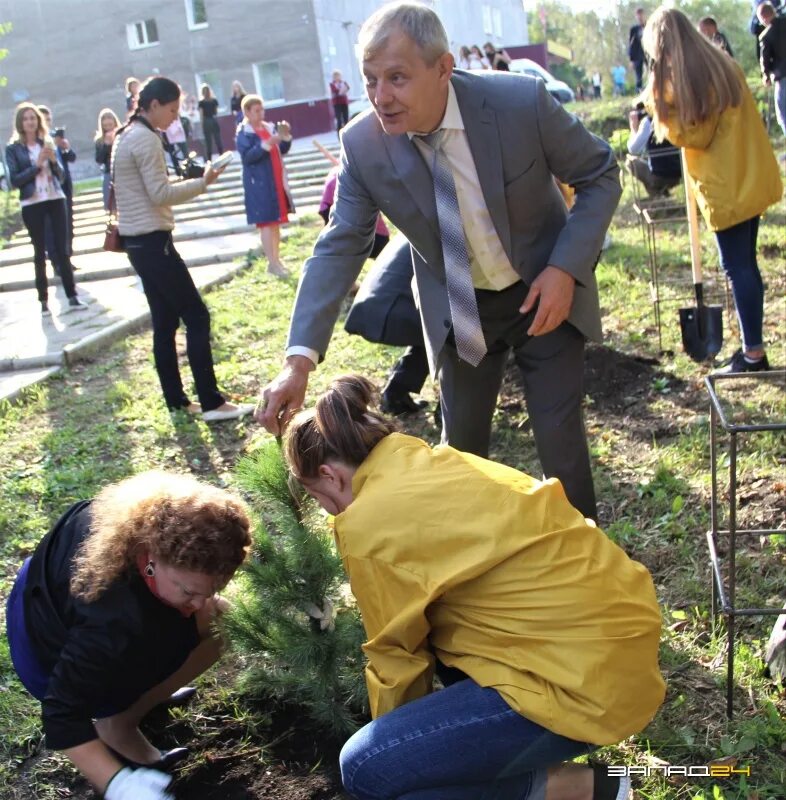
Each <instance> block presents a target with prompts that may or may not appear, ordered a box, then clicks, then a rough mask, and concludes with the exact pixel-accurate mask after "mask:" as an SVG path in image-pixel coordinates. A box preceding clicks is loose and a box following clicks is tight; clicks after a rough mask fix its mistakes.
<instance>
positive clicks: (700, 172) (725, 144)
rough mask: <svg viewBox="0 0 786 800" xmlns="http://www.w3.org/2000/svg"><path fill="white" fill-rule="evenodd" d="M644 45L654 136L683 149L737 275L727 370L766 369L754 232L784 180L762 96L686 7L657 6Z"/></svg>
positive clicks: (729, 269) (728, 267) (723, 257)
mask: <svg viewBox="0 0 786 800" xmlns="http://www.w3.org/2000/svg"><path fill="white" fill-rule="evenodd" d="M643 44H644V49H645V50H646V52H647V55H648V56H649V57H650V58H651V59H652V65H653V66H652V70H651V72H650V77H649V81H648V82H647V88H646V90H645V92H644V95H643V97H642V100H643V102H644V104H645V106H646V108H647V112H648V113H649V114H650V116H651V117H652V120H653V127H654V129H655V136H656V137H657V139H658V140H660V141H662V140H663V139H669V141H671V142H672V143H673V144H675V145H676V146H677V147H682V148H684V151H685V154H684V155H685V168H686V171H687V173H688V174H687V176H686V177H687V178H688V179H689V180H690V183H691V184H692V187H693V192H694V194H695V196H696V202H697V204H698V207H699V210H700V211H701V213H702V216H703V217H704V221H705V222H706V223H707V227H708V228H709V229H710V230H711V231H713V232H714V234H715V239H716V242H717V246H718V253H719V255H720V263H721V267H722V268H723V271H724V272H725V273H726V275H727V277H728V279H729V282H730V283H731V290H732V294H733V296H734V305H735V307H736V310H737V318H738V320H739V323H740V333H741V336H742V347H741V348H740V349H739V350H737V351H736V352H735V353H734V354H733V355H732V357H731V358H730V359H729V360H728V362H727V365H726V368H725V369H724V370H722V371H723V372H759V371H762V370H768V369H769V363H768V361H767V354H766V344H765V342H764V325H763V322H764V284H763V282H762V278H761V273H760V272H759V266H758V264H757V261H756V240H757V236H758V232H759V217H760V216H761V215H762V214H763V213H764V212H765V211H766V210H767V208H769V206H771V205H772V204H773V203H777V202H778V201H779V200H780V199H781V196H782V194H783V184H782V182H781V178H780V175H779V173H778V164H777V162H776V160H775V154H774V153H773V151H772V146H771V144H770V140H769V138H768V136H767V131H766V130H765V128H764V123H763V122H762V119H761V116H760V115H759V112H758V109H757V108H756V101H755V100H754V98H753V95H752V94H751V91H750V89H749V88H748V82H747V81H746V79H745V75H744V73H743V71H742V69H741V68H740V66H739V65H738V64H737V63H736V62H735V61H733V60H732V59H730V58H729V57H728V56H727V55H726V54H725V53H722V52H720V50H719V49H718V48H717V47H716V46H715V45H713V44H711V43H710V42H709V41H708V40H707V39H706V38H705V37H704V36H702V35H701V34H700V33H699V32H698V31H697V30H696V29H695V28H694V27H693V25H692V24H691V22H690V21H689V20H688V18H687V17H686V16H685V14H683V13H682V12H681V11H678V10H677V9H672V8H669V9H667V8H665V7H661V8H659V9H658V10H657V11H656V12H655V13H654V14H653V16H652V18H651V19H650V20H649V22H648V23H647V27H646V29H645V31H644V39H643Z"/></svg>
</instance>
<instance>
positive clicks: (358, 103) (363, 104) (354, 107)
mask: <svg viewBox="0 0 786 800" xmlns="http://www.w3.org/2000/svg"><path fill="white" fill-rule="evenodd" d="M367 108H371V101H370V100H369V99H368V97H367V96H366V95H364V94H363V95H361V96H360V97H357V98H355V99H354V100H351V101H350V103H349V118H350V119H353V118H354V117H356V116H357V115H358V114H361V113H362V112H363V111H365V110H366V109H367Z"/></svg>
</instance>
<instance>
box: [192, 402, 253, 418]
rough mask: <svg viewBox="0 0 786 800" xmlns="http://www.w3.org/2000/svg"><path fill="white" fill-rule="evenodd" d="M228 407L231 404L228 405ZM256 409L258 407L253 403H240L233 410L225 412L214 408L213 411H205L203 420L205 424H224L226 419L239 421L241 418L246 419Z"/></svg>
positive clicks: (228, 409)
mask: <svg viewBox="0 0 786 800" xmlns="http://www.w3.org/2000/svg"><path fill="white" fill-rule="evenodd" d="M227 405H231V404H230V403H227ZM255 408H256V406H255V405H254V404H253V403H239V404H238V405H236V406H234V407H233V408H227V409H224V410H221V409H220V408H214V409H213V410H212V411H203V412H202V419H203V420H204V421H205V422H223V421H224V420H226V419H239V418H240V417H245V416H246V415H247V414H250V413H251V412H252V411H253V410H254V409H255Z"/></svg>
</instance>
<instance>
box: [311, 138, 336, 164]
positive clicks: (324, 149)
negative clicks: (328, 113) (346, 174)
mask: <svg viewBox="0 0 786 800" xmlns="http://www.w3.org/2000/svg"><path fill="white" fill-rule="evenodd" d="M311 144H313V145H314V147H316V148H317V150H319V152H320V153H322V155H323V156H325V158H326V159H327V160H328V161H329V162H330V163H331V164H332V165H333V166H334V167H335V166H336V165H337V164H338V159H337V158H336V157H335V156H334V155H333V153H331V152H330V150H328V149H327V147H325V146H324V145H322V143H321V142H319V141H317V140H316V139H312V140H311Z"/></svg>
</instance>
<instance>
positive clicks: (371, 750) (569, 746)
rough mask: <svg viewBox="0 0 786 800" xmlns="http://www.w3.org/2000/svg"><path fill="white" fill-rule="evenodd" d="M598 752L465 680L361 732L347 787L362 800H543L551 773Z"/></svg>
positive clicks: (346, 773)
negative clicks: (551, 768)
mask: <svg viewBox="0 0 786 800" xmlns="http://www.w3.org/2000/svg"><path fill="white" fill-rule="evenodd" d="M593 749H594V747H593V745H589V744H585V743H583V742H576V741H574V740H572V739H568V738H566V737H564V736H559V735H558V734H556V733H552V732H551V731H548V730H546V729H545V728H542V727H541V726H540V725H536V724H535V723H534V722H530V721H529V720H528V719H526V718H525V717H522V716H521V714H518V713H517V712H515V711H514V710H513V709H512V708H511V707H510V706H509V705H508V704H507V703H506V702H505V701H504V700H503V699H502V697H501V696H500V694H499V692H497V691H496V689H489V688H485V689H484V688H482V687H480V686H478V684H476V683H475V682H474V681H472V680H463V681H459V682H458V683H454V684H453V685H452V686H449V687H448V688H446V689H442V690H440V691H438V692H435V693H434V694H430V695H427V696H426V697H423V698H421V699H419V700H414V701H412V702H411V703H407V704H406V705H403V706H401V707H399V708H397V709H395V710H394V711H391V712H390V713H388V714H383V715H382V716H381V717H378V718H377V719H375V720H374V721H373V722H371V723H369V724H368V725H366V726H365V727H363V728H361V729H360V730H359V731H358V732H357V733H356V734H354V736H352V738H351V739H350V740H349V741H348V742H347V743H346V744H345V745H344V748H343V749H342V751H341V758H340V762H341V779H342V780H343V782H344V788H345V789H346V790H347V791H348V792H349V793H350V794H351V795H352V797H354V798H356V800H394V799H395V800H491V799H492V798H493V800H525V798H529V800H543V797H544V796H545V788H546V768H547V767H549V766H551V765H553V764H558V763H561V762H562V761H566V760H570V759H573V758H575V757H576V756H579V755H584V754H586V753H589V752H590V751H591V750H593Z"/></svg>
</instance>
